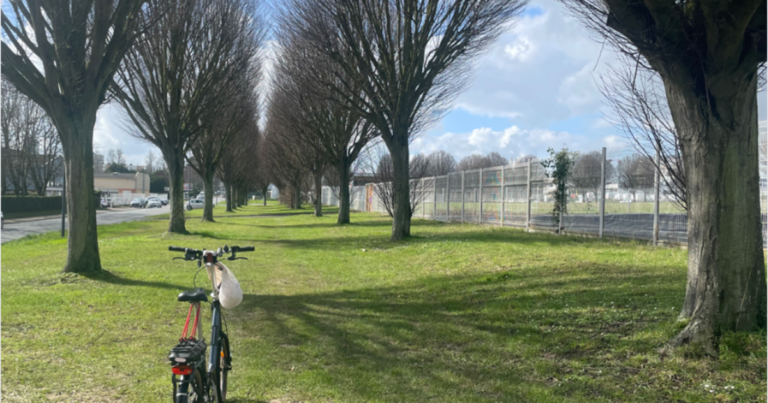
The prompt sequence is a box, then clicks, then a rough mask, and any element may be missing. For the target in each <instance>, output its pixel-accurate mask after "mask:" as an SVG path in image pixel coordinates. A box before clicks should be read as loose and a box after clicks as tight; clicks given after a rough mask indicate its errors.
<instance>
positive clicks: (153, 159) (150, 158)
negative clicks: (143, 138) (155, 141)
mask: <svg viewBox="0 0 768 403" xmlns="http://www.w3.org/2000/svg"><path fill="white" fill-rule="evenodd" d="M155 163H157V156H155V153H153V152H152V150H149V152H148V153H147V156H146V157H145V158H144V167H145V168H144V169H145V170H146V172H147V173H148V174H150V175H152V173H153V172H154V171H155Z"/></svg>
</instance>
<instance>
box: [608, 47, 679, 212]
mask: <svg viewBox="0 0 768 403" xmlns="http://www.w3.org/2000/svg"><path fill="white" fill-rule="evenodd" d="M663 85H664V84H663V83H662V81H661V78H660V76H659V75H658V74H657V73H656V72H654V71H653V70H650V69H647V68H641V67H640V64H638V63H634V62H633V60H632V59H631V58H628V57H623V58H621V63H620V67H614V68H611V69H610V74H608V75H605V76H602V77H601V83H600V91H601V92H602V93H603V96H605V98H606V99H607V100H608V103H609V104H610V106H611V108H612V109H613V115H610V116H608V119H609V120H610V121H611V122H612V123H613V124H614V125H615V126H618V127H619V128H620V129H621V130H622V132H623V134H624V137H626V138H627V139H628V140H629V141H630V142H631V143H632V144H633V145H634V147H635V150H637V152H638V153H640V154H641V155H644V156H646V157H648V158H649V159H650V160H651V161H652V162H653V164H654V165H657V163H656V154H657V153H658V156H659V163H658V169H659V170H660V172H661V173H662V175H661V176H660V178H661V180H662V182H663V184H664V185H665V186H664V192H665V193H667V194H668V195H670V196H672V199H673V200H674V201H675V202H676V203H677V204H679V205H680V207H682V208H683V209H684V210H686V209H687V204H686V192H685V170H684V166H683V157H682V154H681V152H682V151H681V149H680V139H679V138H678V136H677V130H676V129H675V123H674V121H673V120H672V115H671V113H670V110H669V104H668V103H667V97H666V95H665V94H664V88H663Z"/></svg>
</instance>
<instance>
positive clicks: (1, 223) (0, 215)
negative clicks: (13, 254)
mask: <svg viewBox="0 0 768 403" xmlns="http://www.w3.org/2000/svg"><path fill="white" fill-rule="evenodd" d="M3 227H5V217H3V213H2V212H1V211H0V229H3Z"/></svg>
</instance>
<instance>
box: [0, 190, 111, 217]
mask: <svg viewBox="0 0 768 403" xmlns="http://www.w3.org/2000/svg"><path fill="white" fill-rule="evenodd" d="M100 201H101V192H95V193H94V202H95V204H96V208H99V207H100ZM60 208H61V196H18V197H17V196H3V197H2V210H3V213H31V212H35V211H50V210H56V209H60Z"/></svg>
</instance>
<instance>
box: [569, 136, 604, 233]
mask: <svg viewBox="0 0 768 403" xmlns="http://www.w3.org/2000/svg"><path fill="white" fill-rule="evenodd" d="M602 167H603V155H602V153H601V152H597V151H595V152H590V153H584V154H581V155H579V156H577V157H576V159H575V160H574V164H573V166H572V167H571V172H570V175H569V176H570V177H569V178H568V182H567V192H568V199H567V204H566V214H564V215H563V230H565V231H571V232H578V233H582V234H594V235H597V234H599V233H600V199H601V193H602V191H601V189H602V178H603V176H602V169H603V168H602Z"/></svg>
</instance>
